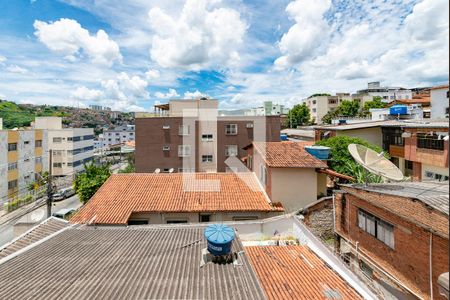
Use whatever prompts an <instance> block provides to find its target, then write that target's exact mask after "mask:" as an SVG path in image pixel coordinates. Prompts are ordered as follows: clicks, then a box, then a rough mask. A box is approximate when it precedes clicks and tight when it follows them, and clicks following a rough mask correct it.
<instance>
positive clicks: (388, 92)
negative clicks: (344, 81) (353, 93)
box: [357, 81, 413, 103]
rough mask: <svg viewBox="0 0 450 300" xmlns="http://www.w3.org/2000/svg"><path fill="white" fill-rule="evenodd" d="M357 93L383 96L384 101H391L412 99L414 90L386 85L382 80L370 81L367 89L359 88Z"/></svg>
mask: <svg viewBox="0 0 450 300" xmlns="http://www.w3.org/2000/svg"><path fill="white" fill-rule="evenodd" d="M357 95H369V96H372V97H381V98H383V102H385V103H390V102H392V101H395V100H404V99H412V98H413V92H412V91H411V90H409V89H405V88H402V87H384V86H381V83H380V82H378V81H377V82H369V83H368V84H367V89H364V90H359V91H358V92H357Z"/></svg>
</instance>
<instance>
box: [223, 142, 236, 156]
mask: <svg viewBox="0 0 450 300" xmlns="http://www.w3.org/2000/svg"><path fill="white" fill-rule="evenodd" d="M225 156H227V157H233V156H238V146H237V145H227V146H225Z"/></svg>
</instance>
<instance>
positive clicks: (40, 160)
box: [34, 156, 42, 164]
mask: <svg viewBox="0 0 450 300" xmlns="http://www.w3.org/2000/svg"><path fill="white" fill-rule="evenodd" d="M34 162H35V163H36V164H42V156H38V157H36V159H35V161H34Z"/></svg>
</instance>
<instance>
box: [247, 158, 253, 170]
mask: <svg viewBox="0 0 450 300" xmlns="http://www.w3.org/2000/svg"><path fill="white" fill-rule="evenodd" d="M247 168H248V169H249V170H253V156H251V155H249V156H248V158H247Z"/></svg>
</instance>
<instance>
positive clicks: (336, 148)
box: [316, 136, 388, 182]
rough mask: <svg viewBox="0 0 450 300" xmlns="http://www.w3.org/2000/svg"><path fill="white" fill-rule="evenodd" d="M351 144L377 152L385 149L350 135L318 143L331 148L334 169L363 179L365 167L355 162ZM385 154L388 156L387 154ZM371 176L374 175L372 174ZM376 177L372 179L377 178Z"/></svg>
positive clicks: (332, 167)
mask: <svg viewBox="0 0 450 300" xmlns="http://www.w3.org/2000/svg"><path fill="white" fill-rule="evenodd" d="M350 144H360V145H363V146H366V147H368V148H369V149H372V150H374V151H376V152H377V153H380V152H382V151H383V150H382V149H381V148H380V147H378V146H376V145H372V144H370V143H368V142H366V141H364V140H363V139H360V138H355V137H348V136H337V137H333V138H330V139H327V140H322V141H320V142H318V143H316V145H318V146H325V147H330V148H331V160H330V161H329V166H330V168H331V169H332V170H334V171H336V172H338V173H341V174H345V175H349V176H352V177H356V179H357V180H358V181H361V180H362V181H363V178H364V176H362V175H361V174H363V169H362V167H360V166H359V165H358V164H357V163H356V162H355V160H354V159H353V157H352V156H351V154H350V152H349V151H348V145H350ZM385 156H386V157H387V158H388V156H387V155H385ZM358 174H359V175H358ZM370 177H373V176H372V175H370ZM374 178H375V177H374ZM374 178H372V179H373V180H375V179H374ZM369 180H371V178H369ZM377 180H378V179H377ZM375 182H377V181H375Z"/></svg>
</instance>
